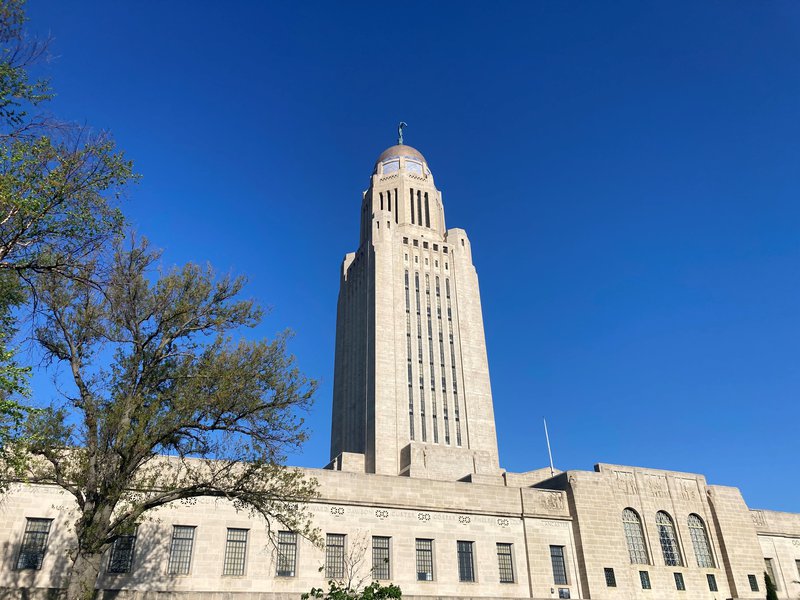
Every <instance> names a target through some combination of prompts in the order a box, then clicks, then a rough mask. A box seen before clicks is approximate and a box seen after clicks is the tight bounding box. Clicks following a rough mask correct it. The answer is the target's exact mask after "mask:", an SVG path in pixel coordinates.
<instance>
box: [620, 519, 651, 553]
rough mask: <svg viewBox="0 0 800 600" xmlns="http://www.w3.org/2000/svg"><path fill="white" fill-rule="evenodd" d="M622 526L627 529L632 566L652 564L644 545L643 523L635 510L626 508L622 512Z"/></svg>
mask: <svg viewBox="0 0 800 600" xmlns="http://www.w3.org/2000/svg"><path fill="white" fill-rule="evenodd" d="M622 526H623V528H624V529H625V539H626V540H627V542H628V554H629V555H630V557H631V564H634V565H648V564H650V559H649V557H648V555H647V546H645V543H644V533H643V532H642V521H641V519H639V515H638V514H637V513H636V511H635V510H633V509H632V508H626V509H625V510H623V511H622Z"/></svg>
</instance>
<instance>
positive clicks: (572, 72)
mask: <svg viewBox="0 0 800 600" xmlns="http://www.w3.org/2000/svg"><path fill="white" fill-rule="evenodd" d="M498 4H500V5H499V6H498ZM29 15H30V17H31V21H30V24H29V25H30V29H31V31H32V32H35V33H38V34H40V35H46V34H47V33H48V32H49V33H51V34H52V35H53V37H54V38H55V40H54V43H53V47H52V50H53V54H54V55H55V59H54V60H53V61H52V63H50V64H49V65H48V66H47V69H46V70H47V72H48V74H49V75H50V76H51V77H52V80H53V85H54V87H55V88H56V90H57V91H58V98H57V100H56V101H55V102H54V103H53V104H52V106H51V110H52V111H53V112H54V113H55V114H57V115H58V116H61V117H65V118H70V119H74V120H78V121H85V122H87V123H90V124H92V125H94V126H96V127H101V128H106V129H109V130H111V131H112V132H113V134H114V135H115V136H116V138H117V140H118V142H119V144H120V146H121V147H123V148H125V149H126V151H127V152H128V154H129V155H130V157H131V158H133V159H134V160H135V163H136V167H137V170H138V171H139V172H140V173H141V174H142V175H143V179H142V181H141V183H140V184H139V185H137V186H136V187H135V188H134V189H133V190H132V191H131V194H130V198H129V199H128V200H126V201H125V205H124V209H125V211H126V213H127V214H128V215H129V216H130V219H131V221H132V222H133V223H134V224H135V226H136V228H137V229H138V231H139V232H140V233H142V234H145V235H147V236H148V237H150V239H151V240H153V242H154V243H155V244H156V245H158V246H161V247H163V248H164V249H165V255H164V256H165V262H168V263H181V262H184V261H190V260H191V261H199V262H205V261H210V262H211V263H213V264H214V265H215V266H217V267H218V268H219V269H221V270H228V269H231V270H234V271H235V272H237V273H243V274H246V275H248V276H249V277H250V281H251V283H250V285H249V288H248V290H249V293H250V294H251V295H252V296H254V297H256V298H258V299H260V300H261V301H262V302H264V303H265V304H269V305H271V306H273V307H274V310H273V312H272V313H271V315H270V316H269V317H268V318H267V319H266V320H265V322H264V324H263V326H262V327H261V328H260V329H259V330H258V331H257V332H256V335H269V336H271V335H273V334H274V332H276V331H278V330H281V329H283V328H285V327H291V328H293V329H294V330H295V331H296V332H297V336H296V339H295V341H294V343H293V350H294V352H295V353H296V355H297V357H298V360H299V363H300V365H301V367H302V368H303V369H304V370H305V371H306V372H307V373H308V374H310V375H312V376H314V377H316V378H318V379H319V380H320V381H321V387H320V391H319V394H318V397H317V402H316V405H315V408H314V409H313V412H312V413H311V414H310V415H309V418H308V423H309V425H310V426H311V428H312V430H313V436H312V438H311V441H310V442H309V443H308V444H307V445H306V447H305V451H304V453H303V454H302V455H300V456H295V457H293V458H292V462H293V463H294V464H300V465H309V466H320V465H322V464H324V463H325V462H327V459H328V443H329V435H330V434H329V420H330V406H331V388H332V379H333V349H334V329H335V314H336V294H337V289H338V283H339V266H340V261H341V259H342V257H343V256H344V254H345V253H346V252H349V251H352V250H354V249H355V248H356V245H357V241H358V229H357V228H358V215H359V205H360V199H361V192H362V190H363V189H365V188H366V186H367V184H368V176H369V174H370V172H371V169H372V165H373V163H374V161H375V159H376V158H377V156H378V154H379V153H380V152H381V150H383V149H384V148H385V147H387V146H390V145H392V144H393V143H394V139H395V126H396V123H397V122H398V121H399V120H401V119H402V120H405V121H407V122H408V123H409V127H408V129H407V132H406V142H407V143H409V144H411V145H413V146H415V147H416V148H418V149H419V150H421V151H422V152H423V154H425V156H426V157H427V159H428V162H429V164H430V166H431V168H432V170H433V173H434V176H435V178H436V182H437V185H438V187H439V188H440V189H441V190H443V193H444V201H445V210H446V214H447V223H448V225H449V226H450V227H462V228H464V229H466V230H467V232H468V233H469V235H470V237H471V239H472V244H473V251H474V260H475V263H476V265H477V268H478V273H479V276H480V281H481V289H482V299H483V310H484V319H485V326H486V333H487V344H488V349H489V362H490V367H491V377H492V387H493V392H494V401H495V414H496V417H497V432H498V439H499V444H500V456H501V462H502V465H503V466H504V467H506V468H507V469H509V470H512V471H523V470H528V469H533V468H538V467H541V466H544V465H545V463H546V461H547V455H546V450H545V445H544V437H543V434H542V426H541V418H542V416H543V415H546V416H547V418H548V422H549V425H550V433H551V437H552V440H553V450H554V453H555V459H556V466H558V467H560V468H562V469H591V468H592V465H593V464H594V463H595V462H614V463H622V464H634V465H642V466H648V467H657V468H668V469H675V470H685V471H691V472H699V473H704V474H705V475H706V476H707V477H708V479H709V481H710V482H711V483H718V484H726V485H735V486H739V487H740V488H741V489H742V491H743V493H744V496H745V499H746V500H747V502H748V503H749V504H750V505H751V506H754V507H758V508H772V509H778V510H781V509H782V510H793V511H800V477H798V463H799V462H800V402H798V399H799V396H800V268H799V267H800V34H799V32H800V4H798V3H797V2H769V3H765V2H733V1H732V2H697V1H691V2H652V3H650V2H640V1H635V2H547V3H545V2H519V3H490V2H484V3H477V2H424V3H415V2H411V1H404V2H399V3H398V2H394V3H388V2H363V3H354V2H353V3H350V2H336V3H330V2H328V3H311V2H303V3H301V2H284V3H263V2H197V1H193V2H136V3H130V2H128V3H122V2H100V1H98V2H61V1H55V0H54V1H45V0H30V4H29ZM37 392H38V393H39V394H40V396H45V395H47V394H49V393H50V392H49V390H48V389H47V388H46V387H45V386H43V385H41V384H40V383H37Z"/></svg>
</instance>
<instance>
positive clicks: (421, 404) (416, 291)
mask: <svg viewBox="0 0 800 600" xmlns="http://www.w3.org/2000/svg"><path fill="white" fill-rule="evenodd" d="M414 298H415V299H416V301H417V306H416V308H417V362H418V364H419V420H420V427H421V429H422V441H423V442H427V441H428V434H427V429H426V425H427V424H426V423H425V377H424V375H423V374H422V314H421V310H420V301H419V272H415V273H414Z"/></svg>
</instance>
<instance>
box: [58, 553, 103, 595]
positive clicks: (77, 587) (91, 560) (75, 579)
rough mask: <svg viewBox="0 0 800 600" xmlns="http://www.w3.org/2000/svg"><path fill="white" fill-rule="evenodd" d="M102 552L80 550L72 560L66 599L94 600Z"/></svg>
mask: <svg viewBox="0 0 800 600" xmlns="http://www.w3.org/2000/svg"><path fill="white" fill-rule="evenodd" d="M102 557H103V555H102V554H101V553H99V552H98V553H95V554H90V553H83V552H81V551H80V550H79V551H78V554H77V555H76V557H75V560H74V561H73V562H72V570H71V571H70V574H69V585H68V586H67V598H66V600H94V598H96V597H97V590H95V589H94V586H95V583H96V582H97V575H98V573H99V572H100V561H101V560H102Z"/></svg>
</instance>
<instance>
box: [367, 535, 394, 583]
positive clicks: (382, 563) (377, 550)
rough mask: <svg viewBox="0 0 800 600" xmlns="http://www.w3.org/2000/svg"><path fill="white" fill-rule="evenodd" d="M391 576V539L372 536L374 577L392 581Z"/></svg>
mask: <svg viewBox="0 0 800 600" xmlns="http://www.w3.org/2000/svg"><path fill="white" fill-rule="evenodd" d="M391 574H392V570H391V565H390V563H389V538H388V537H381V536H372V577H373V578H374V579H390V578H391Z"/></svg>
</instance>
